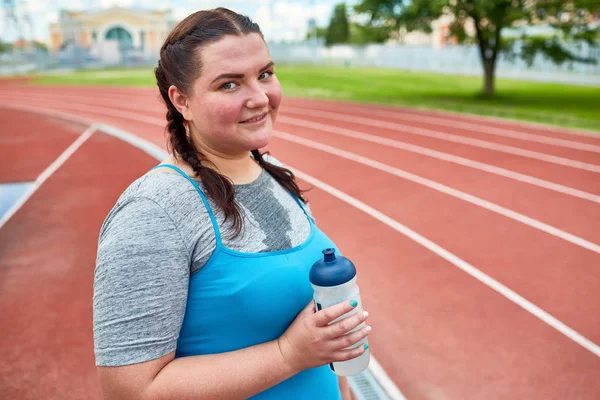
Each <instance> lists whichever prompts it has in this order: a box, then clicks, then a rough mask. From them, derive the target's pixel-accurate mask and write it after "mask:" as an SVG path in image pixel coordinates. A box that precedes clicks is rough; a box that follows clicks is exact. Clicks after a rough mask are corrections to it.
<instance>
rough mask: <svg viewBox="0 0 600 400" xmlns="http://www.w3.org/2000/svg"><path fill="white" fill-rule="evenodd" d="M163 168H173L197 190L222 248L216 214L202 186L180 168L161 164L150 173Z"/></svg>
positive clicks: (218, 243) (218, 244)
mask: <svg viewBox="0 0 600 400" xmlns="http://www.w3.org/2000/svg"><path fill="white" fill-rule="evenodd" d="M162 167H166V168H171V169H172V170H174V171H176V172H178V173H179V174H180V175H181V176H183V177H184V178H185V179H187V180H188V181H189V182H190V183H191V184H192V185H193V186H194V188H195V189H196V192H198V194H199V195H200V198H201V199H202V203H204V207H206V211H208V215H209V216H210V221H211V222H212V225H213V229H214V230H215V236H216V239H217V248H219V247H221V246H222V244H221V232H220V231H219V225H217V219H216V218H215V214H214V213H213V211H212V209H211V208H210V205H209V204H208V200H207V199H206V196H205V195H204V193H203V192H202V190H201V189H200V186H198V184H197V183H196V181H194V180H193V179H192V178H190V177H189V176H188V174H186V173H185V172H183V171H182V170H181V169H180V168H178V167H176V166H175V165H171V164H160V165H157V166H156V167H154V168H152V169H151V170H150V171H152V170H154V169H156V168H162Z"/></svg>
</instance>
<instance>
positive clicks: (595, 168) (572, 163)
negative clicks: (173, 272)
mask: <svg viewBox="0 0 600 400" xmlns="http://www.w3.org/2000/svg"><path fill="white" fill-rule="evenodd" d="M36 96H37V97H38V98H40V96H39V95H36ZM67 96H68V97H71V98H80V99H84V98H86V97H84V96H73V95H65V97H67ZM17 97H18V96H17ZM42 98H43V95H42ZM22 99H23V100H25V98H22ZM44 99H46V98H44ZM53 99H54V100H55V99H56V98H55V97H54V98H53ZM86 99H89V101H94V99H92V98H89V97H87V98H86ZM61 107H64V108H70V109H79V110H82V111H85V110H86V108H85V107H90V109H89V110H88V111H91V112H96V113H99V114H104V115H114V116H119V117H123V118H129V119H132V120H135V121H141V122H144V123H151V124H156V125H160V126H165V123H164V122H163V120H162V119H158V118H154V117H150V116H147V117H146V116H139V115H137V114H134V113H128V112H126V111H120V110H115V109H114V108H108V107H102V106H91V105H88V106H78V105H74V104H65V105H61ZM130 108H132V109H138V110H144V111H146V109H145V108H144V109H142V108H140V106H136V105H133V106H130ZM103 110H104V111H103ZM106 110H109V111H111V112H112V113H111V114H108V113H107V112H106ZM299 112H300V113H302V114H309V115H311V114H312V115H313V116H316V117H323V118H329V119H333V120H338V121H342V122H358V123H361V124H363V125H370V126H376V127H380V128H385V129H391V130H395V131H398V132H405V133H410V134H415V135H420V136H427V137H433V138H436V139H440V140H446V141H450V142H455V143H461V144H467V145H471V146H475V147H480V148H484V149H488V150H492V151H498V152H503V153H508V154H513V155H518V156H522V157H525V158H531V159H536V160H540V161H545V162H549V163H553V164H558V165H563V166H567V167H571V168H577V169H582V170H587V171H591V172H596V173H600V165H595V164H589V163H584V162H581V161H577V160H572V159H569V158H564V157H558V156H553V155H549V154H544V153H539V152H535V151H531V150H526V149H521V148H518V147H512V146H506V145H501V144H496V143H491V142H487V141H485V140H479V139H472V138H466V137H462V136H459V135H452V134H447V133H442V132H438V131H433V130H430V129H424V128H416V127H410V126H406V125H400V124H394V123H391V122H385V121H376V120H370V119H367V118H360V117H352V118H348V117H343V116H339V115H337V114H335V113H332V112H326V111H311V110H308V109H301V111H299ZM361 121H362V122H361ZM307 122H308V121H307Z"/></svg>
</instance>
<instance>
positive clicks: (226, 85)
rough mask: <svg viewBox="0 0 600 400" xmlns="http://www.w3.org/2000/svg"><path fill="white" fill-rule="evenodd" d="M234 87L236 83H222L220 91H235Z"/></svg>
mask: <svg viewBox="0 0 600 400" xmlns="http://www.w3.org/2000/svg"><path fill="white" fill-rule="evenodd" d="M236 86H237V83H235V82H227V83H224V84H223V85H221V89H225V90H232V89H235V88H236Z"/></svg>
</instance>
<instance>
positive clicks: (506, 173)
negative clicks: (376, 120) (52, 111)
mask: <svg viewBox="0 0 600 400" xmlns="http://www.w3.org/2000/svg"><path fill="white" fill-rule="evenodd" d="M70 97H73V98H77V99H78V100H88V101H94V102H97V101H98V99H96V98H93V97H85V96H70ZM78 107H85V106H78ZM127 108H128V109H130V110H139V111H145V112H147V111H149V109H148V107H145V106H141V105H139V104H129V105H128V106H127ZM111 110H114V109H111ZM156 111H158V110H156ZM119 112H123V111H119ZM102 113H104V108H103V110H102ZM130 116H132V117H133V118H135V120H138V121H139V120H141V121H142V122H148V121H147V119H148V118H150V120H151V121H153V122H157V121H156V118H153V117H147V118H146V117H144V118H141V119H140V118H139V115H138V116H136V115H135V114H133V115H130ZM160 121H162V120H160ZM278 121H280V122H283V123H288V124H293V125H298V126H302V127H307V128H313V129H319V130H322V131H327V132H331V133H334V134H338V135H342V136H347V137H352V138H356V139H360V140H365V141H370V142H373V143H378V144H382V145H386V146H390V147H395V148H398V149H402V150H406V151H410V152H413V153H418V154H423V155H426V156H429V157H433V158H437V159H441V160H444V161H449V162H452V163H456V164H460V165H464V166H466V167H470V168H474V169H479V170H481V171H485V172H489V173H492V174H496V175H499V176H503V177H506V178H510V179H514V180H517V181H520V182H524V183H528V184H531V185H535V186H539V187H542V188H544V189H548V190H552V191H555V192H559V193H563V194H566V195H569V196H573V197H578V198H581V199H584V200H589V201H592V202H595V203H600V196H598V195H595V194H592V193H588V192H585V191H582V190H578V189H574V188H571V187H569V186H564V185H560V184H557V183H554V182H550V181H546V180H543V179H539V178H535V177H532V176H529V175H525V174H521V173H518V172H514V171H511V170H507V169H504V168H500V167H496V166H493V165H489V164H485V163H481V162H478V161H474V160H470V159H468V158H463V157H459V156H454V155H451V154H447V153H443V152H439V151H436V150H431V149H428V148H425V147H421V146H417V145H412V144H409V143H404V142H401V141H398V140H393V139H388V138H384V137H380V136H376V135H371V134H368V133H364V132H358V131H353V130H350V129H345V128H338V127H335V126H332V125H325V124H321V123H318V122H311V121H306V120H301V119H297V118H292V117H285V116H279V117H278ZM160 124H161V125H160V126H164V123H160Z"/></svg>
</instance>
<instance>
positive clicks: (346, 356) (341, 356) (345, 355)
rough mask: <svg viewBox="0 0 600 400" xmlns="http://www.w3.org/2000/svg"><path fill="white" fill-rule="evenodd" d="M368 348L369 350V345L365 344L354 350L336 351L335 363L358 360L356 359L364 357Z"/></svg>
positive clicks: (334, 355)
mask: <svg viewBox="0 0 600 400" xmlns="http://www.w3.org/2000/svg"><path fill="white" fill-rule="evenodd" d="M368 348H369V345H367V344H365V345H362V346H358V347H355V348H353V349H348V350H339V351H336V352H335V353H334V354H333V361H334V362H340V361H348V360H352V359H353V358H356V357H359V356H360V355H362V354H363V353H364V352H365V351H367V349H368Z"/></svg>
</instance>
